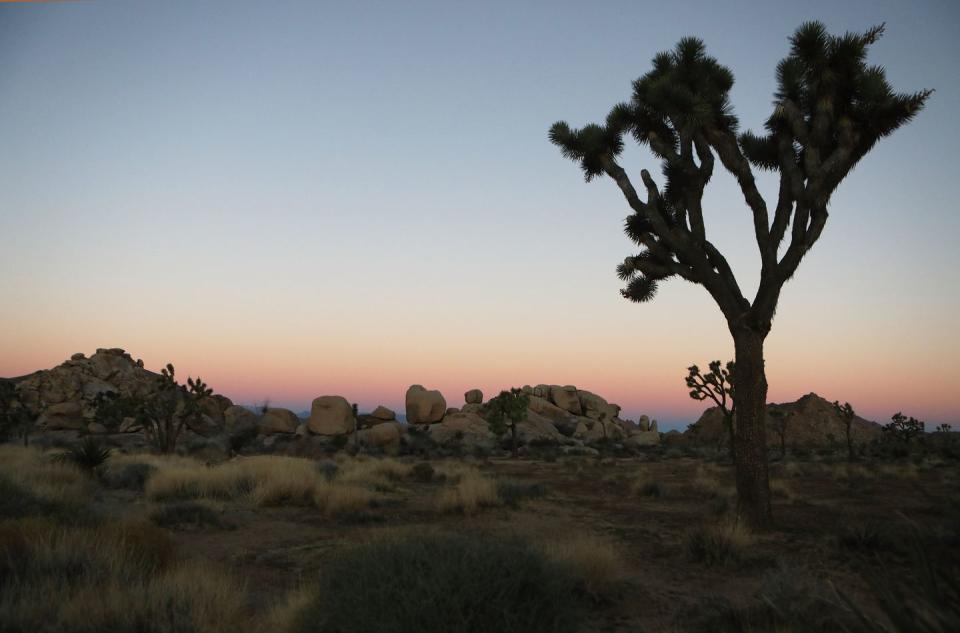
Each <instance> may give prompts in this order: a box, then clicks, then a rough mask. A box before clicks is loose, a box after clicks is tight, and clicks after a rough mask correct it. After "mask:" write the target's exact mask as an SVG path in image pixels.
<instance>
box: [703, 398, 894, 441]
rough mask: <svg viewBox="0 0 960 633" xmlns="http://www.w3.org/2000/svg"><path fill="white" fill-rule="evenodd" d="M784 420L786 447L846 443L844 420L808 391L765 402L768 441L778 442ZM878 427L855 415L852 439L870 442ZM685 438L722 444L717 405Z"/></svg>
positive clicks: (722, 437) (708, 411) (824, 400)
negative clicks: (789, 399) (793, 397)
mask: <svg viewBox="0 0 960 633" xmlns="http://www.w3.org/2000/svg"><path fill="white" fill-rule="evenodd" d="M780 420H783V421H785V423H786V427H785V428H786V433H785V440H786V444H787V446H790V447H795V446H825V445H829V444H831V443H833V442H839V443H843V442H845V441H846V440H845V437H846V430H845V427H844V423H843V419H842V418H841V417H840V415H839V414H838V413H837V411H836V410H835V409H834V407H833V404H832V403H831V402H830V401H828V400H826V399H824V398H821V397H820V396H818V395H817V394H815V393H808V394H807V395H805V396H802V397H801V398H800V399H798V400H796V401H794V402H785V403H781V404H776V403H770V404H768V405H767V443H768V444H771V445H777V444H779V443H780V436H779V435H778V433H777V428H776V426H777V425H778V423H779V421H780ZM880 431H881V426H880V425H879V424H877V423H876V422H871V421H870V420H865V419H863V418H861V417H859V416H856V417H855V418H854V420H853V426H852V435H853V441H854V442H855V443H857V444H860V443H863V442H869V441H871V440H874V439H876V438H877V437H879V436H880ZM684 435H685V436H686V437H687V438H688V439H692V440H694V441H697V442H703V443H717V444H724V443H725V442H726V438H727V433H726V430H725V429H724V428H723V414H722V413H721V412H720V409H719V408H718V407H710V408H709V409H707V410H706V411H704V412H703V415H701V416H700V419H699V420H697V421H696V422H695V423H693V424H692V425H690V428H689V429H687V430H686V431H685V432H684Z"/></svg>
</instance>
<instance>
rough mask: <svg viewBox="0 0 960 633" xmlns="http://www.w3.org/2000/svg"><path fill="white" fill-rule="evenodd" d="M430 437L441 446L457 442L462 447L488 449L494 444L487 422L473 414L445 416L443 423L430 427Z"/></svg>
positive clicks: (494, 440)
mask: <svg viewBox="0 0 960 633" xmlns="http://www.w3.org/2000/svg"><path fill="white" fill-rule="evenodd" d="M430 437H431V439H433V441H434V442H436V443H437V444H439V445H441V446H449V445H451V444H453V443H455V442H459V443H461V444H462V445H464V446H482V447H486V448H490V447H493V446H494V444H495V442H496V438H495V437H494V435H493V433H491V432H490V428H489V426H488V425H487V421H486V420H484V419H483V418H481V417H480V416H479V415H476V414H473V413H456V414H454V415H450V416H447V417H446V418H444V420H443V423H441V424H434V425H432V426H431V427H430Z"/></svg>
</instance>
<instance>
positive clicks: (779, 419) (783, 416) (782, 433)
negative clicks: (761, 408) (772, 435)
mask: <svg viewBox="0 0 960 633" xmlns="http://www.w3.org/2000/svg"><path fill="white" fill-rule="evenodd" d="M767 418H768V419H769V420H772V421H773V425H772V426H773V430H774V431H775V432H776V434H777V437H779V438H780V459H785V458H786V457H787V428H788V426H789V425H788V424H787V423H788V422H789V421H790V415H789V414H788V413H787V412H786V411H770V412H769V413H768V414H767Z"/></svg>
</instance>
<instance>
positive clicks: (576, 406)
mask: <svg viewBox="0 0 960 633" xmlns="http://www.w3.org/2000/svg"><path fill="white" fill-rule="evenodd" d="M550 400H552V401H553V404H555V405H557V406H558V407H560V408H561V409H563V410H564V411H568V412H570V413H572V414H573V415H581V414H582V413H583V408H582V407H581V406H580V398H579V396H577V388H576V387H574V386H573V385H566V386H564V387H561V386H560V385H553V386H552V387H550Z"/></svg>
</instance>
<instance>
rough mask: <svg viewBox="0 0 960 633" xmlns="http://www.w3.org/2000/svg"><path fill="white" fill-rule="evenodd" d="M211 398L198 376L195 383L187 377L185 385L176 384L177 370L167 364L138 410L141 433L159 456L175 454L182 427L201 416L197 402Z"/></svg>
mask: <svg viewBox="0 0 960 633" xmlns="http://www.w3.org/2000/svg"><path fill="white" fill-rule="evenodd" d="M211 395H213V389H210V388H208V387H207V384H206V383H205V382H203V380H201V379H200V377H199V376H198V377H197V379H196V380H194V379H193V378H190V377H187V384H186V385H181V384H180V383H178V382H177V379H176V370H175V369H174V367H173V365H172V364H170V363H167V366H166V367H164V368H163V369H162V370H160V375H159V376H158V377H157V384H156V389H155V391H154V393H153V394H152V395H151V396H149V397H148V398H147V399H145V400H144V401H143V402H142V403H141V404H140V407H139V413H138V416H137V417H138V418H139V421H140V424H141V425H142V426H143V430H144V434H145V435H146V436H147V438H148V439H149V440H150V441H151V442H152V443H153V445H154V446H155V447H156V448H157V450H158V451H160V452H161V453H172V452H174V451H175V450H176V448H177V440H178V439H179V438H180V434H181V433H182V432H183V428H184V427H185V426H186V425H187V424H188V423H189V422H191V421H194V420H198V419H200V417H201V415H202V412H201V411H200V406H199V404H198V403H199V401H200V400H201V399H203V398H208V397H210V396H211Z"/></svg>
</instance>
